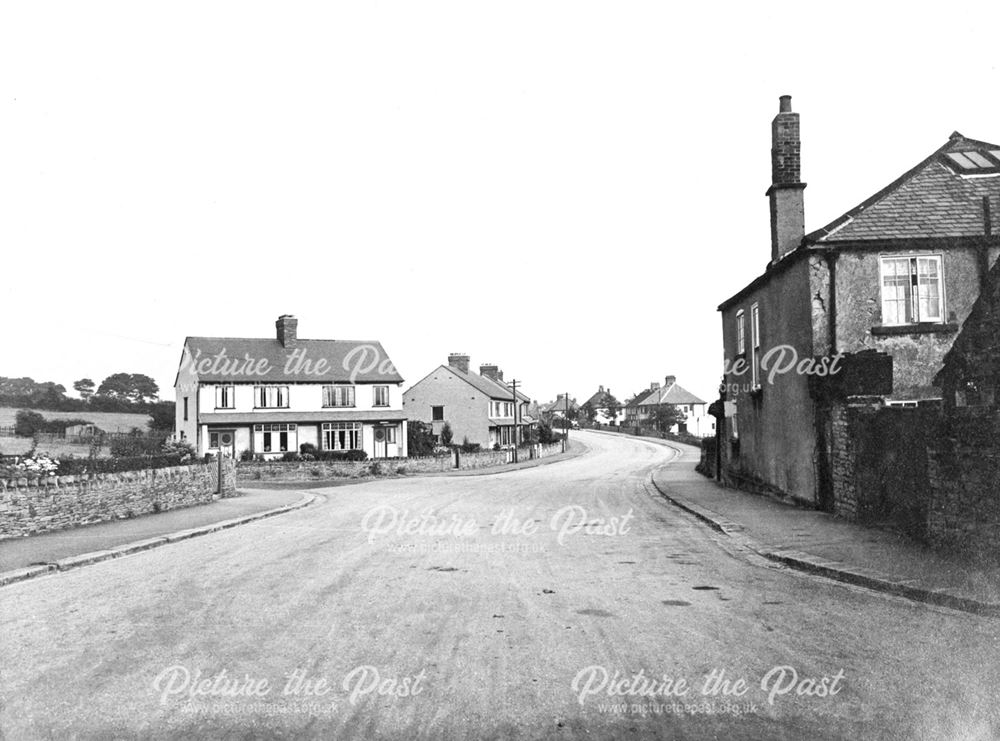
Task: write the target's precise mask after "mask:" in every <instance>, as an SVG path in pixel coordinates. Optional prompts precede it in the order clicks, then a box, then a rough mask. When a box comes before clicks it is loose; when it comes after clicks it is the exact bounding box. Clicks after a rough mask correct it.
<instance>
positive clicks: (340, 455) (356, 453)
mask: <svg viewBox="0 0 1000 741" xmlns="http://www.w3.org/2000/svg"><path fill="white" fill-rule="evenodd" d="M367 459H368V453H366V452H365V451H363V450H321V451H319V452H318V453H317V454H316V460H318V461H363V460H367Z"/></svg>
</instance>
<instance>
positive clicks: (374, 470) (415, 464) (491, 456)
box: [236, 443, 562, 484]
mask: <svg viewBox="0 0 1000 741" xmlns="http://www.w3.org/2000/svg"><path fill="white" fill-rule="evenodd" d="M561 452H562V443H553V444H552V445H535V446H532V448H521V449H520V450H519V451H518V454H519V459H520V460H521V461H526V460H529V459H534V458H548V457H550V456H553V455H558V454H559V453H561ZM512 459H513V454H512V451H510V450H484V451H481V452H479V453H462V452H459V453H458V463H459V465H458V470H473V469H477V468H490V467H497V466H504V465H507V464H508V463H511V462H512ZM454 470H456V467H455V455H454V453H452V454H448V455H435V456H422V457H419V458H379V459H377V460H370V461H296V462H286V461H264V462H261V461H244V462H240V463H238V464H237V467H236V478H237V482H238V483H240V484H243V483H249V482H258V481H324V480H327V479H339V478H350V479H360V478H372V477H379V476H405V475H409V474H417V473H440V472H445V471H454Z"/></svg>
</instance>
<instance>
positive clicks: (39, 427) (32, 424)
mask: <svg viewBox="0 0 1000 741" xmlns="http://www.w3.org/2000/svg"><path fill="white" fill-rule="evenodd" d="M38 432H45V417H43V416H42V415H41V414H39V413H38V412H31V411H28V410H25V409H21V410H19V411H18V413H17V416H16V417H15V418H14V434H15V435H19V436H21V437H32V436H33V435H35V434H36V433H38Z"/></svg>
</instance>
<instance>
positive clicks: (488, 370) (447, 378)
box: [403, 354, 537, 448]
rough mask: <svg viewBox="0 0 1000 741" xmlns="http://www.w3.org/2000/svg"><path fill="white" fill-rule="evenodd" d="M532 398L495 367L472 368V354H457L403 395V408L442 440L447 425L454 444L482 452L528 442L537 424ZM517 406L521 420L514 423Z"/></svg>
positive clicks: (412, 418)
mask: <svg viewBox="0 0 1000 741" xmlns="http://www.w3.org/2000/svg"><path fill="white" fill-rule="evenodd" d="M530 403H531V399H530V398H529V397H528V396H527V395H525V394H523V393H522V392H521V391H520V390H518V392H517V396H516V400H515V396H514V390H513V388H511V386H509V385H508V384H507V383H506V382H505V381H504V380H503V371H501V370H500V368H499V367H497V366H496V365H481V366H480V367H479V373H475V372H474V371H472V370H470V369H469V356H468V355H462V354H452V355H449V356H448V364H447V365H439V366H438V367H437V368H435V369H434V370H432V371H431V372H430V373H428V374H427V375H426V376H424V377H423V378H422V379H421V380H420V381H418V382H417V383H415V384H414V385H413V386H411V387H410V388H408V389H407V390H406V391H404V392H403V409H404V411H405V413H406V416H407V418H408V419H410V420H415V421H419V422H425V423H427V424H429V425H431V429H432V432H433V434H434V435H435V436H436V437H438V438H440V436H441V430H442V428H443V427H444V426H445V424H446V423H447V424H448V425H449V427H450V428H451V433H452V441H453V442H455V443H461V442H463V441H464V440H466V439H467V440H468V441H469V442H470V443H473V444H478V445H480V446H482V447H483V448H492V447H494V446H500V447H502V448H505V447H510V446H513V445H514V444H515V441H518V442H519V441H522V440H525V439H527V436H528V435H530V434H531V429H532V428H533V427H534V426H535V425H536V423H537V422H536V420H535V418H534V417H533V416H531V415H530V414H529V412H528V406H529V404H530ZM515 404H516V407H517V408H516V413H517V417H516V420H515Z"/></svg>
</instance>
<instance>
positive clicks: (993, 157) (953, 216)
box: [806, 131, 1000, 244]
mask: <svg viewBox="0 0 1000 741" xmlns="http://www.w3.org/2000/svg"><path fill="white" fill-rule="evenodd" d="M962 153H965V154H962ZM998 195H1000V146H998V145H996V144H990V143H989V142H983V141H979V140H977V139H968V138H966V137H964V136H962V135H961V134H960V133H958V132H957V131H956V132H954V133H953V134H952V135H951V137H949V139H948V141H947V142H946V143H945V144H944V145H943V146H941V147H940V148H938V149H937V150H935V151H934V152H933V153H932V154H931V155H930V156H929V157H927V158H926V159H924V160H923V161H921V162H920V163H919V164H917V165H916V166H915V167H913V168H912V169H910V170H908V171H907V172H905V173H903V175H902V176H900V177H899V178H897V179H896V180H894V181H893V182H892V183H890V184H889V185H888V186H886V187H885V188H883V189H882V190H880V191H879V192H878V193H876V194H875V195H873V196H871V197H870V198H868V199H866V200H865V201H863V202H862V203H860V204H858V205H857V206H855V207H854V208H852V209H851V210H850V211H848V212H847V213H845V214H844V215H843V216H840V217H839V218H837V219H834V220H833V221H832V222H830V223H829V224H827V225H826V226H825V227H823V228H822V229H818V230H817V231H815V232H813V233H811V234H809V235H808V236H807V237H806V241H807V242H814V243H825V244H832V243H835V242H843V241H856V240H869V239H914V238H929V237H966V236H967V237H978V236H982V235H983V234H984V233H985V229H984V227H985V222H984V214H983V198H984V197H992V198H996V197H997V196H998ZM991 211H992V213H991V215H990V218H991V222H992V223H991V230H992V232H993V233H1000V208H995V209H991Z"/></svg>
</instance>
